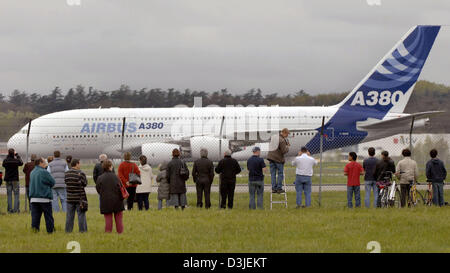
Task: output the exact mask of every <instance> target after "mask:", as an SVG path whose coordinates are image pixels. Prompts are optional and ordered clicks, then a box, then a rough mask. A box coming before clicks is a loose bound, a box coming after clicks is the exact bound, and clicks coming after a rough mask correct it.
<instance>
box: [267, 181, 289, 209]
mask: <svg viewBox="0 0 450 273" xmlns="http://www.w3.org/2000/svg"><path fill="white" fill-rule="evenodd" d="M283 189H284V192H283V193H273V192H272V190H271V191H270V209H272V207H273V204H284V206H285V208H287V207H288V201H287V188H286V175H285V174H284V173H283ZM274 195H275V196H276V197H275V199H274Z"/></svg>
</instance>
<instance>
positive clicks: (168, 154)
mask: <svg viewBox="0 0 450 273" xmlns="http://www.w3.org/2000/svg"><path fill="white" fill-rule="evenodd" d="M173 149H180V146H179V145H176V144H169V143H148V144H143V145H142V154H143V155H145V156H146V157H147V163H148V164H150V165H152V166H156V165H158V164H159V163H162V162H164V161H166V162H169V161H170V160H171V159H172V150H173Z"/></svg>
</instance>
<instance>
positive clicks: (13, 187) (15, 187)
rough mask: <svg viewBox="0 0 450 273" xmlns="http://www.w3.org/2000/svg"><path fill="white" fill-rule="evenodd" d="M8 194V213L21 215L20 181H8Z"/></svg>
mask: <svg viewBox="0 0 450 273" xmlns="http://www.w3.org/2000/svg"><path fill="white" fill-rule="evenodd" d="M6 193H7V198H8V212H9V213H19V212H20V201H19V200H20V193H19V181H6ZM13 194H14V208H13V204H12V203H13V200H12V199H13Z"/></svg>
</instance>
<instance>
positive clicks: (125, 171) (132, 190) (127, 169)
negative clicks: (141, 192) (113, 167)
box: [118, 152, 141, 210]
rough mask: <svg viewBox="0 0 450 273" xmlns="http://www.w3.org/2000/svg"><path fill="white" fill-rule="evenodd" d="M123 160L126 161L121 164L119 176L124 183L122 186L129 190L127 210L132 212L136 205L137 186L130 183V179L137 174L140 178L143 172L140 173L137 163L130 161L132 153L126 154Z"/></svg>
mask: <svg viewBox="0 0 450 273" xmlns="http://www.w3.org/2000/svg"><path fill="white" fill-rule="evenodd" d="M123 159H124V160H125V161H123V162H122V163H120V165H119V170H118V175H119V178H120V181H122V184H123V185H124V187H125V188H126V189H127V191H128V194H129V195H130V196H129V197H128V199H127V208H128V210H132V209H133V204H134V199H135V197H136V187H137V184H133V183H130V181H128V179H129V177H130V173H135V174H137V175H138V176H140V175H141V172H140V171H139V167H138V166H137V165H136V164H135V163H133V162H131V161H130V160H131V153H130V152H126V153H125V154H124V156H123Z"/></svg>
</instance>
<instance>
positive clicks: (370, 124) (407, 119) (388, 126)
mask: <svg viewBox="0 0 450 273" xmlns="http://www.w3.org/2000/svg"><path fill="white" fill-rule="evenodd" d="M442 113H444V111H428V112H420V113H414V114H410V115H407V116H402V117H399V118H393V119H388V120H376V119H375V120H374V119H368V120H365V121H362V122H358V123H357V128H358V130H363V131H369V130H398V129H400V128H410V127H411V122H412V119H413V118H414V120H415V121H419V120H425V119H429V118H430V117H431V116H435V115H438V114H442Z"/></svg>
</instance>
